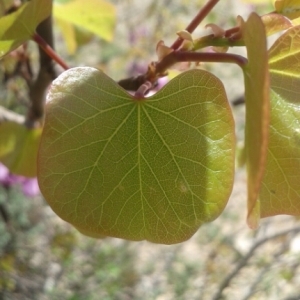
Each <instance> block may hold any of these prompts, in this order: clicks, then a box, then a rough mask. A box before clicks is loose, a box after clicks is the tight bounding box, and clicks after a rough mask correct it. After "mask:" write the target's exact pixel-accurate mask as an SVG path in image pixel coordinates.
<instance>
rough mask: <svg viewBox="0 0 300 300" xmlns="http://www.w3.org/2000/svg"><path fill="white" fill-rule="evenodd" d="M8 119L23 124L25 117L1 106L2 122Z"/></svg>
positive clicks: (0, 121) (0, 118) (0, 120)
mask: <svg viewBox="0 0 300 300" xmlns="http://www.w3.org/2000/svg"><path fill="white" fill-rule="evenodd" d="M8 121H10V122H15V123H19V124H23V123H24V122H25V117H24V116H23V115H20V114H17V113H15V112H13V111H11V110H9V109H7V108H4V107H2V106H0V124H1V123H3V122H8Z"/></svg>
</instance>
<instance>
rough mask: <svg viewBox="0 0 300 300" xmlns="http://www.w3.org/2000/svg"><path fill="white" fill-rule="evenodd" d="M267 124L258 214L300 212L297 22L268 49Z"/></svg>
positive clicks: (299, 33) (299, 49)
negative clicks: (269, 92)
mask: <svg viewBox="0 0 300 300" xmlns="http://www.w3.org/2000/svg"><path fill="white" fill-rule="evenodd" d="M269 57H270V59H269V65H270V74H271V126H270V143H269V148H268V158H267V167H266V173H265V176H264V179H263V185H262V190H261V193H260V200H261V216H262V217H267V216H273V215H277V214H289V215H300V184H299V180H300V76H299V70H300V26H298V27H295V28H291V29H289V30H288V31H287V32H286V33H285V34H284V35H283V36H281V37H280V38H279V39H278V40H277V41H276V42H275V43H274V45H273V46H272V47H271V49H270V50H269Z"/></svg>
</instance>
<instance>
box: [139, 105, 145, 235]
mask: <svg viewBox="0 0 300 300" xmlns="http://www.w3.org/2000/svg"><path fill="white" fill-rule="evenodd" d="M137 128H138V130H137V135H138V136H137V139H138V168H139V185H140V190H141V202H142V214H143V223H144V236H145V231H146V225H145V209H144V201H143V187H142V170H141V154H142V153H141V105H139V104H137Z"/></svg>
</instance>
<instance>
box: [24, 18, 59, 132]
mask: <svg viewBox="0 0 300 300" xmlns="http://www.w3.org/2000/svg"><path fill="white" fill-rule="evenodd" d="M52 30H53V29H52V18H51V16H50V17H48V18H47V19H45V20H44V21H43V22H42V23H41V24H40V25H39V26H38V27H37V34H35V35H34V37H33V38H34V40H36V41H39V42H38V44H39V46H40V47H39V55H40V58H39V72H38V74H37V77H36V79H35V80H34V81H33V82H32V83H30V85H29V98H30V107H29V109H28V112H27V116H26V126H28V127H36V126H39V123H40V122H41V120H42V118H43V116H44V106H45V95H46V91H47V88H48V86H49V85H50V83H51V82H52V80H53V79H55V78H56V77H57V71H56V70H55V67H54V66H55V65H54V63H53V60H52V58H53V57H52V56H49V55H48V52H45V51H44V50H45V49H52V48H53V46H54V41H53V32H52ZM52 51H53V50H52ZM53 52H54V51H53ZM54 53H55V52H54Z"/></svg>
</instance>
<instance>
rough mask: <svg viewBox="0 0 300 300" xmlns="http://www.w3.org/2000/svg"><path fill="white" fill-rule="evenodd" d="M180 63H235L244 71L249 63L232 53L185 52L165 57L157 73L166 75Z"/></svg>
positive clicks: (157, 68)
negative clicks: (169, 69)
mask: <svg viewBox="0 0 300 300" xmlns="http://www.w3.org/2000/svg"><path fill="white" fill-rule="evenodd" d="M178 62H222V63H235V64H237V65H238V66H240V67H241V68H242V69H244V67H245V66H246V64H247V63H248V60H247V59H246V58H245V57H243V56H241V55H237V54H230V53H199V52H183V51H174V52H172V53H170V54H169V55H167V56H166V57H164V59H162V60H161V61H160V62H158V63H157V65H156V72H157V73H158V74H159V73H164V72H165V71H166V70H167V69H168V68H170V67H171V66H172V65H174V64H175V63H178Z"/></svg>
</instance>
